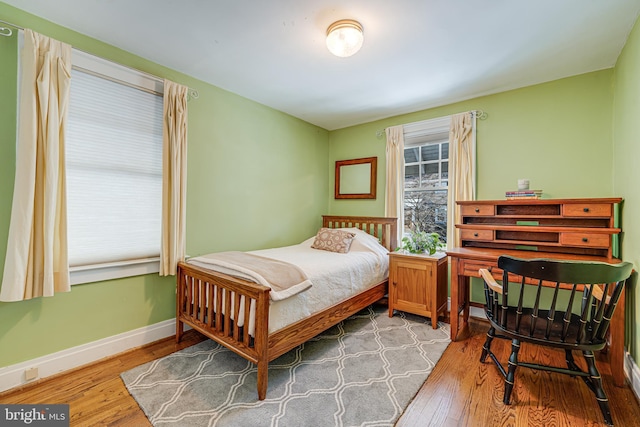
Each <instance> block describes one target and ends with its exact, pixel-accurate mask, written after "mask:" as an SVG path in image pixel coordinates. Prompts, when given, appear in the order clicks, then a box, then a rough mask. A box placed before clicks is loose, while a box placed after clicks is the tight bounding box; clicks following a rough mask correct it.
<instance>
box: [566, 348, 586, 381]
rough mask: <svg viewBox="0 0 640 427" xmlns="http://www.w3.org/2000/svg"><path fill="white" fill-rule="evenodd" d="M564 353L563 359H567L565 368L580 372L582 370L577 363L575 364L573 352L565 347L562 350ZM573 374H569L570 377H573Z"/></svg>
mask: <svg viewBox="0 0 640 427" xmlns="http://www.w3.org/2000/svg"><path fill="white" fill-rule="evenodd" d="M564 354H565V360H566V361H567V368H569V370H571V371H575V372H582V370H581V369H580V368H579V367H578V365H576V361H575V359H574V358H573V353H572V352H571V350H569V349H566V350H565V351H564ZM575 377H576V376H575V375H571V378H575Z"/></svg>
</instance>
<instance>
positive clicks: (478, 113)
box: [376, 110, 487, 138]
mask: <svg viewBox="0 0 640 427" xmlns="http://www.w3.org/2000/svg"><path fill="white" fill-rule="evenodd" d="M468 113H471V114H472V115H473V116H475V118H477V119H480V120H484V119H486V118H487V113H485V112H484V111H483V110H471V111H468ZM450 115H453V114H450ZM443 117H446V116H443ZM437 118H438V117H434V119H437ZM427 120H432V119H427ZM386 131H387V128H384V129H382V130H377V131H376V138H382V137H383V136H384V135H385V132H386Z"/></svg>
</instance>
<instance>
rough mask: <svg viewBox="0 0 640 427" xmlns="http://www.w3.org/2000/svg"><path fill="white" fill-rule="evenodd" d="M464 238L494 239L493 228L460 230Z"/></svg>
mask: <svg viewBox="0 0 640 427" xmlns="http://www.w3.org/2000/svg"><path fill="white" fill-rule="evenodd" d="M460 237H461V238H462V240H483V241H491V240H493V239H494V237H493V230H460Z"/></svg>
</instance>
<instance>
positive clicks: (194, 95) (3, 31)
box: [0, 19, 200, 99]
mask: <svg viewBox="0 0 640 427" xmlns="http://www.w3.org/2000/svg"><path fill="white" fill-rule="evenodd" d="M0 24H5V25H10V26H12V27H14V28H16V29H18V30H23V31H24V28H22V27H21V26H19V25H16V24H12V23H11V22H7V21H3V20H2V19H0ZM12 35H13V30H12V29H11V28H6V27H0V36H5V37H11V36H12ZM74 49H76V50H78V51H80V52H83V53H86V54H88V55H93V54H92V53H89V52H86V51H84V50H82V49H78V48H75V47H74ZM94 56H95V55H94ZM109 61H111V60H109ZM111 62H113V63H115V64H118V65H120V66H122V67H125V68H128V69H130V70H133V71H135V72H137V73H140V74H144V75H146V76H147V77H149V78H152V79H155V80H158V81H164V79H163V78H162V77H159V76H156V75H155V74H151V73H147V72H146V71H142V70H138V69H137V68H133V67H130V66H128V65H123V64H120V63H118V62H115V61H111ZM188 94H189V96H190V97H191V99H198V97H199V96H200V94H199V93H198V91H197V90H195V89H192V88H188Z"/></svg>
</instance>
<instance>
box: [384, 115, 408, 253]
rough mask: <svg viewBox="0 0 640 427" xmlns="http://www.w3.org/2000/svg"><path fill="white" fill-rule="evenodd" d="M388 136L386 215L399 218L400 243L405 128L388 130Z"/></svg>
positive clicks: (400, 233)
mask: <svg viewBox="0 0 640 427" xmlns="http://www.w3.org/2000/svg"><path fill="white" fill-rule="evenodd" d="M386 134H387V150H386V152H387V184H386V191H385V200H384V214H385V216H388V217H393V218H398V236H397V237H398V240H397V241H398V242H400V241H401V240H402V233H403V231H404V217H403V211H404V209H403V206H402V205H403V203H404V128H403V126H402V125H398V126H391V127H388V128H387V129H386Z"/></svg>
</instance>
